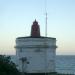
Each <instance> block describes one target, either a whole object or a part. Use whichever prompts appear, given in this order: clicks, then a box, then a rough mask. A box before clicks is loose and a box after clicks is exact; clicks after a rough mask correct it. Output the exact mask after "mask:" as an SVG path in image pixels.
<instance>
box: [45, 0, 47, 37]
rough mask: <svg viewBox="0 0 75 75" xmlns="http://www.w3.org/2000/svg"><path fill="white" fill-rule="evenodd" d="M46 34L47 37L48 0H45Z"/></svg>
mask: <svg viewBox="0 0 75 75" xmlns="http://www.w3.org/2000/svg"><path fill="white" fill-rule="evenodd" d="M45 16H46V17H45V36H46V37H47V0H45Z"/></svg>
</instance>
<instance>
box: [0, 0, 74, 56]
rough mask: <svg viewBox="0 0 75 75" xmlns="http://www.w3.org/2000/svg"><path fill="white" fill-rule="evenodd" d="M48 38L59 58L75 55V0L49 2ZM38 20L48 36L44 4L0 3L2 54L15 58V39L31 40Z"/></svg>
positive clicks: (40, 0) (31, 0) (36, 0)
mask: <svg viewBox="0 0 75 75" xmlns="http://www.w3.org/2000/svg"><path fill="white" fill-rule="evenodd" d="M47 12H48V30H47V32H48V33H47V34H48V35H47V36H48V37H55V38H56V39H57V46H58V48H57V50H56V52H57V53H56V54H63V55H64V54H66V55H67V54H70V55H75V0H47ZM35 19H36V20H37V21H38V23H39V25H40V29H41V35H42V36H44V35H45V0H0V54H15V49H14V46H15V39H16V38H17V37H23V36H29V35H30V30H31V25H32V23H33V21H34V20H35Z"/></svg>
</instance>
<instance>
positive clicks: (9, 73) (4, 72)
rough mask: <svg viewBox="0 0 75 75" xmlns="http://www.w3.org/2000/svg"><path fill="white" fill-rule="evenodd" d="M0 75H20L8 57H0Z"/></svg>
mask: <svg viewBox="0 0 75 75" xmlns="http://www.w3.org/2000/svg"><path fill="white" fill-rule="evenodd" d="M0 75H20V72H19V71H18V70H17V68H16V65H15V64H14V63H13V62H12V61H11V58H10V56H4V55H0Z"/></svg>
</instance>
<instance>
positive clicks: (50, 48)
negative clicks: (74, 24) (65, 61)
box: [16, 38, 56, 73]
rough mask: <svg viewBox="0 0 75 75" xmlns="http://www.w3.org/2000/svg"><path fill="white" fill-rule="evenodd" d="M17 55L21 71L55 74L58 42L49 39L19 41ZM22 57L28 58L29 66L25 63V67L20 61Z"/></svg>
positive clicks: (17, 42) (17, 41)
mask: <svg viewBox="0 0 75 75" xmlns="http://www.w3.org/2000/svg"><path fill="white" fill-rule="evenodd" d="M45 41H46V42H45ZM46 45H47V46H46ZM45 46H46V47H45ZM16 55H17V58H18V63H17V64H18V66H19V69H20V71H22V68H24V71H25V70H26V72H28V73H45V71H47V72H55V56H56V40H55V39H49V38H25V39H23V38H22V39H17V40H16ZM22 57H26V58H27V62H29V63H28V64H25V62H24V65H23V67H22V61H21V60H20V59H21V58H22Z"/></svg>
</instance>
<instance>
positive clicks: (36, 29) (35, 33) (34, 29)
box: [31, 20, 40, 38]
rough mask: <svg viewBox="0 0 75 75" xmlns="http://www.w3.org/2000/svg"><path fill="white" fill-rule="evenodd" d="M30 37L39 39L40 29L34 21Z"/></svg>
mask: <svg viewBox="0 0 75 75" xmlns="http://www.w3.org/2000/svg"><path fill="white" fill-rule="evenodd" d="M31 37H34V38H36V37H40V27H39V25H38V22H37V21H36V20H35V21H34V22H33V24H32V27H31Z"/></svg>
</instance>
